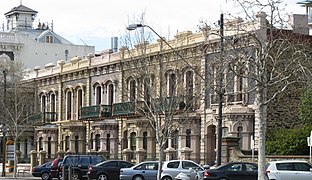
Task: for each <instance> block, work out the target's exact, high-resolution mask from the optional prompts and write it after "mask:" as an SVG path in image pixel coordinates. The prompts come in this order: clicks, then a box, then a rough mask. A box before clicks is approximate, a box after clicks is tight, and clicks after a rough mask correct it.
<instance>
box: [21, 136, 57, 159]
mask: <svg viewBox="0 0 312 180" xmlns="http://www.w3.org/2000/svg"><path fill="white" fill-rule="evenodd" d="M25 152H27V151H25ZM48 158H49V159H51V137H48Z"/></svg>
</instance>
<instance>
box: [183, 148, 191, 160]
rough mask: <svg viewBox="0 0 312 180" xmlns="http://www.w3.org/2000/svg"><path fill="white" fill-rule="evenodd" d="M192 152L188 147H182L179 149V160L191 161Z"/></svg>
mask: <svg viewBox="0 0 312 180" xmlns="http://www.w3.org/2000/svg"><path fill="white" fill-rule="evenodd" d="M192 151H193V150H192V149H191V148H189V147H184V148H182V149H181V159H182V160H190V159H191V152H192Z"/></svg>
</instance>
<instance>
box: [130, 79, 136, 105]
mask: <svg viewBox="0 0 312 180" xmlns="http://www.w3.org/2000/svg"><path fill="white" fill-rule="evenodd" d="M129 91H130V101H135V93H136V90H135V81H134V80H131V81H130V87H129Z"/></svg>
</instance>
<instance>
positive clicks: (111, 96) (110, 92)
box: [108, 84, 114, 105]
mask: <svg viewBox="0 0 312 180" xmlns="http://www.w3.org/2000/svg"><path fill="white" fill-rule="evenodd" d="M113 103H114V85H113V84H109V85H108V105H113Z"/></svg>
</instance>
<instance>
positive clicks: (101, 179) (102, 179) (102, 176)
mask: <svg viewBox="0 0 312 180" xmlns="http://www.w3.org/2000/svg"><path fill="white" fill-rule="evenodd" d="M97 179H98V180H108V178H107V176H106V175H105V174H100V175H99V176H98V178H97Z"/></svg>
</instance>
